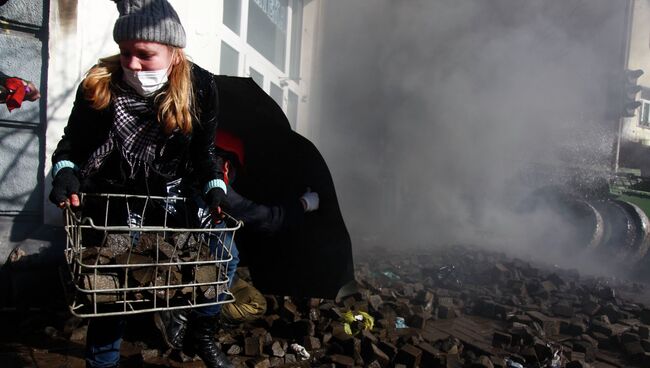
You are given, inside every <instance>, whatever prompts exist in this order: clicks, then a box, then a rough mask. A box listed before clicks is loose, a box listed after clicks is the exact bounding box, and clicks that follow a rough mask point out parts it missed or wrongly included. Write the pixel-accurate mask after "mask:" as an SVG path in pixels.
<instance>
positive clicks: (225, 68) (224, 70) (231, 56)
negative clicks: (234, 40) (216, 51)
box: [219, 41, 239, 76]
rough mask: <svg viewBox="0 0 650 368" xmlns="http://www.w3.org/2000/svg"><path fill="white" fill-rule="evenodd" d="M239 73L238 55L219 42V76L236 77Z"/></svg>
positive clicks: (225, 44)
mask: <svg viewBox="0 0 650 368" xmlns="http://www.w3.org/2000/svg"><path fill="white" fill-rule="evenodd" d="M238 72H239V53H238V52H237V50H235V49H233V48H232V47H230V45H228V44H227V43H225V42H223V41H221V64H220V65H219V74H223V75H232V76H236V75H238Z"/></svg>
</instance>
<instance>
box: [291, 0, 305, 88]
mask: <svg viewBox="0 0 650 368" xmlns="http://www.w3.org/2000/svg"><path fill="white" fill-rule="evenodd" d="M302 8H303V0H293V4H292V8H291V60H290V61H289V76H290V77H291V78H292V79H294V80H297V79H300V48H301V46H302Z"/></svg>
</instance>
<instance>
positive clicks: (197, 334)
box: [183, 316, 235, 368]
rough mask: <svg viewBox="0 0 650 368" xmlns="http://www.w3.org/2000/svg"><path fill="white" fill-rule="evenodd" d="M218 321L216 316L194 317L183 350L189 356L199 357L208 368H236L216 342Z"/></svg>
mask: <svg viewBox="0 0 650 368" xmlns="http://www.w3.org/2000/svg"><path fill="white" fill-rule="evenodd" d="M218 321H219V318H218V317H216V316H197V317H192V318H191V319H190V321H189V328H188V330H187V334H186V336H185V343H184V344H183V350H184V352H185V353H186V354H187V355H189V356H194V354H196V355H198V356H199V358H201V360H203V363H204V364H205V366H206V367H208V368H235V366H234V365H233V364H232V363H231V362H230V359H228V357H227V356H226V354H224V352H223V351H221V349H219V347H218V346H217V344H216V343H215V341H214V335H215V333H216V332H217V323H218Z"/></svg>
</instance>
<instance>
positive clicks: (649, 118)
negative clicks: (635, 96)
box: [639, 100, 650, 128]
mask: <svg viewBox="0 0 650 368" xmlns="http://www.w3.org/2000/svg"><path fill="white" fill-rule="evenodd" d="M641 103H642V104H641V114H639V125H640V126H642V127H647V128H650V101H648V100H641Z"/></svg>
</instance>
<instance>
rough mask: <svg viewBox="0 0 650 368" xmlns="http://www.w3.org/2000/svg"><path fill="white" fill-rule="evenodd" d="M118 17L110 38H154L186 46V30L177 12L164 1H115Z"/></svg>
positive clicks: (158, 40) (155, 40)
mask: <svg viewBox="0 0 650 368" xmlns="http://www.w3.org/2000/svg"><path fill="white" fill-rule="evenodd" d="M116 2H117V10H118V11H119V12H120V16H119V17H118V18H117V21H116V22H115V27H114V28H113V39H114V40H115V42H117V43H119V42H120V41H124V40H141V41H153V42H158V43H162V44H165V45H171V46H176V47H181V48H183V47H185V30H184V29H183V25H182V24H181V21H180V19H179V18H178V14H176V11H175V10H174V8H172V6H171V4H169V2H167V0H117V1H116Z"/></svg>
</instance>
